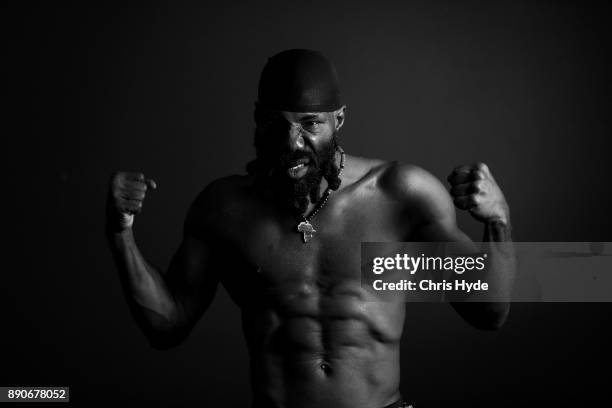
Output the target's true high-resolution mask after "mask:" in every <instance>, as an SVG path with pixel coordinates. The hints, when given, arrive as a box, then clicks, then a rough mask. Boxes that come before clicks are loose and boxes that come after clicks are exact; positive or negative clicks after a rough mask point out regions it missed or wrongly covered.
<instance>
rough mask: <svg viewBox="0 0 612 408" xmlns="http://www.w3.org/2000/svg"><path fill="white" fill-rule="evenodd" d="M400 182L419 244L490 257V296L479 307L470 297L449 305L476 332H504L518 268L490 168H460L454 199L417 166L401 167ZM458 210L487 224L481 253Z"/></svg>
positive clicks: (454, 183) (484, 275)
mask: <svg viewBox="0 0 612 408" xmlns="http://www.w3.org/2000/svg"><path fill="white" fill-rule="evenodd" d="M396 180H397V185H398V186H399V187H398V188H399V190H400V192H401V194H402V197H403V198H404V199H405V200H406V202H407V203H408V205H409V212H410V213H411V214H412V215H413V218H412V220H413V225H412V228H413V230H414V231H415V233H414V235H413V239H414V240H415V241H424V242H450V243H454V244H453V247H454V248H455V249H459V250H460V252H462V253H466V254H474V253H477V252H478V251H485V252H487V254H488V255H489V258H488V262H487V267H486V269H485V270H483V271H482V275H480V276H481V279H483V280H484V281H486V282H488V283H489V285H490V288H491V290H490V291H489V292H488V294H487V296H485V297H484V300H481V301H478V302H470V301H469V300H470V299H469V296H466V298H465V299H464V301H455V302H450V303H451V305H452V306H453V307H454V309H455V310H456V311H457V312H458V313H459V315H461V316H462V317H463V318H464V319H465V320H466V321H467V322H469V323H470V324H472V325H473V326H475V327H478V328H481V329H488V330H492V329H497V328H499V327H501V325H502V324H503V323H504V322H505V320H506V318H507V316H508V313H509V310H510V303H509V301H510V295H511V291H512V285H513V282H514V276H515V273H516V272H515V268H516V266H515V256H514V248H513V244H512V240H511V237H510V228H511V227H510V215H509V209H508V205H507V203H506V201H505V198H504V197H503V194H502V193H501V190H500V189H499V187H498V186H497V184H496V183H495V180H494V179H493V177H492V175H491V173H490V171H489V169H488V168H487V167H486V166H485V165H484V164H482V163H476V164H474V165H469V166H459V167H457V168H456V169H455V170H454V171H453V173H452V174H451V175H450V176H449V178H448V180H449V182H450V183H451V186H452V187H451V193H450V194H449V192H448V191H447V190H446V189H445V188H444V186H443V185H442V183H441V182H440V181H439V180H438V179H437V178H436V177H434V176H433V175H432V174H430V173H428V172H427V171H425V170H423V169H421V168H419V167H416V166H408V165H398V166H397V169H396ZM453 204H454V205H453ZM455 206H456V207H457V208H459V209H463V210H468V211H470V213H471V214H472V215H473V216H474V218H475V219H476V220H478V221H479V222H481V223H483V226H484V233H483V248H478V247H477V246H476V245H475V243H474V242H472V240H471V239H470V238H469V237H468V236H467V235H466V234H465V233H464V232H463V231H461V230H460V229H459V227H458V226H457V222H456V214H455ZM487 298H488V299H490V301H487ZM479 299H483V297H482V296H480V297H479Z"/></svg>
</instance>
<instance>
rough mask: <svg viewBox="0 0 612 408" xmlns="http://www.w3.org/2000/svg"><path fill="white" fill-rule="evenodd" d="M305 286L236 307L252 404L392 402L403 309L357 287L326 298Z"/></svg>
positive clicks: (338, 407)
mask: <svg viewBox="0 0 612 408" xmlns="http://www.w3.org/2000/svg"><path fill="white" fill-rule="evenodd" d="M306 286H308V285H306ZM306 286H305V285H304V284H299V285H291V287H286V286H285V287H283V288H279V289H278V291H273V292H271V293H270V296H269V297H268V302H267V303H266V305H262V304H261V303H259V304H258V305H257V306H255V305H249V306H247V305H243V315H242V318H243V328H244V333H245V336H246V339H247V344H248V347H249V352H250V357H251V380H252V387H253V394H254V406H255V407H290V408H300V407H304V408H306V407H334V408H342V407H351V408H359V407H363V408H378V407H383V406H385V405H387V404H389V403H391V402H394V401H395V400H397V399H398V398H399V340H400V337H401V330H402V325H403V319H404V309H403V306H404V305H403V304H402V303H399V302H398V303H390V302H372V301H371V299H368V298H367V296H368V294H367V293H366V292H365V291H364V290H362V289H361V288H360V287H358V284H357V285H352V287H348V288H347V287H344V288H342V289H341V290H333V291H326V293H323V292H322V291H320V290H311V289H312V288H310V289H308V290H304V289H305V287H306ZM336 289H337V288H336Z"/></svg>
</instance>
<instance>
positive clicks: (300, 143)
mask: <svg viewBox="0 0 612 408" xmlns="http://www.w3.org/2000/svg"><path fill="white" fill-rule="evenodd" d="M288 132H289V141H288V143H289V148H290V149H291V150H295V149H303V148H304V137H303V136H302V127H301V126H300V125H299V124H295V123H291V124H289V129H288Z"/></svg>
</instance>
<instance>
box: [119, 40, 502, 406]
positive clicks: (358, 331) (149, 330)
mask: <svg viewBox="0 0 612 408" xmlns="http://www.w3.org/2000/svg"><path fill="white" fill-rule="evenodd" d="M344 120H345V106H344V105H342V104H341V102H340V93H339V91H338V84H337V79H336V74H335V70H334V68H333V66H332V65H331V63H330V62H329V61H327V60H326V59H325V58H324V57H323V56H322V55H321V54H319V53H317V52H314V51H308V50H289V51H284V52H281V53H279V54H277V55H275V56H274V57H272V58H270V59H269V60H268V63H267V64H266V66H265V67H264V70H263V72H262V75H261V79H260V84H259V91H258V101H257V103H256V109H255V122H256V131H255V133H256V134H255V147H256V151H257V158H256V159H255V160H254V161H253V162H251V163H250V164H249V165H248V166H247V169H248V174H247V175H233V176H228V177H224V178H221V179H218V180H215V181H213V182H212V183H210V184H209V185H208V186H207V187H205V188H204V189H203V190H202V192H201V193H200V194H199V195H198V196H197V198H196V199H195V200H194V202H193V204H192V205H191V207H190V209H189V211H188V214H187V217H186V219H185V223H184V235H183V240H182V243H181V244H180V247H179V248H178V250H177V252H176V254H175V255H174V257H173V258H172V261H171V262H170V265H169V268H168V270H167V272H165V273H164V272H162V271H160V270H157V269H156V268H154V267H153V266H151V265H150V264H149V263H148V262H147V261H146V259H145V258H144V256H143V255H142V254H141V252H140V251H139V249H138V246H137V245H136V243H135V240H134V233H133V222H134V214H138V213H139V212H140V211H141V209H142V203H143V200H144V198H145V194H146V191H147V190H148V189H149V188H152V189H155V188H157V186H156V183H155V182H154V181H153V180H151V179H149V178H147V177H145V176H144V175H143V174H142V173H133V172H117V173H115V174H114V175H113V177H112V178H111V182H110V188H109V195H108V202H107V237H108V240H109V243H110V246H111V248H112V250H113V254H114V257H115V262H116V264H117V267H118V269H119V272H120V279H121V283H122V287H123V288H124V291H125V294H126V299H127V302H128V304H129V306H130V310H131V312H132V314H133V315H134V317H135V319H136V321H137V323H138V325H139V327H140V328H141V329H142V331H143V332H144V333H145V335H146V337H147V339H148V340H149V341H150V343H151V344H152V345H153V347H155V348H157V349H167V348H170V347H174V346H176V345H178V344H180V343H181V342H182V341H183V340H184V339H185V338H186V337H187V336H188V335H189V333H190V331H191V330H192V329H193V327H194V325H195V324H196V322H197V321H198V319H199V318H200V317H201V316H202V314H203V313H204V312H205V311H206V309H207V308H208V306H209V305H210V303H211V302H212V300H213V298H214V295H215V292H216V289H217V286H218V284H219V283H221V284H223V286H224V287H225V288H226V290H227V292H228V293H229V295H230V296H231V298H232V299H233V301H234V302H235V303H236V304H237V305H238V307H239V308H240V309H241V312H242V326H243V330H244V333H245V337H246V342H247V346H248V350H249V353H250V369H251V382H252V389H253V394H254V395H253V406H254V407H289V408H298V407H299V408H311V407H317V408H320V407H334V408H345V407H346V408H349V407H350V408H381V407H401V406H404V404H405V403H404V402H403V400H402V395H401V394H400V392H399V385H400V378H399V373H400V367H399V362H400V355H399V352H400V338H401V336H402V329H403V323H404V313H405V307H406V306H405V303H404V302H403V301H402V300H401V299H399V298H398V299H397V300H396V301H386V302H374V301H372V300H375V299H374V296H375V295H373V294H372V292H371V291H368V290H366V289H364V288H362V286H361V284H360V273H361V271H360V262H361V261H360V243H361V242H363V241H378V242H398V241H436V242H438V241H445V242H456V243H459V244H461V245H465V246H466V247H468V248H469V247H470V246H475V244H474V243H473V242H472V241H471V240H470V239H469V238H468V237H467V236H466V235H465V234H464V233H463V232H462V231H460V230H459V229H458V227H457V225H456V222H455V209H454V206H453V202H454V205H455V206H457V207H458V208H460V209H464V210H469V211H470V213H471V214H472V215H473V216H474V218H475V219H476V220H478V221H479V222H481V223H482V224H483V225H484V238H483V242H485V243H486V245H487V246H488V248H487V250H488V251H489V253H490V256H491V257H492V258H493V259H492V260H491V261H492V262H491V264H492V265H493V266H494V267H492V268H490V270H487V271H486V273H487V274H488V275H487V280H488V281H489V282H492V283H495V284H497V287H498V288H500V289H499V290H501V292H504V293H506V294H509V291H510V286H511V283H512V279H513V274H514V255H513V253H512V251H511V246H512V243H511V240H510V218H509V208H508V205H507V204H506V201H505V199H504V196H503V194H502V192H501V190H500V188H499V187H498V186H497V184H496V182H495V180H494V179H493V176H492V175H491V172H490V170H489V169H488V168H487V166H486V165H484V164H482V163H477V164H474V165H466V166H459V167H457V168H456V169H455V170H454V171H453V172H452V173H451V175H450V176H449V178H448V181H449V182H450V184H451V186H452V188H451V190H450V194H449V192H448V191H447V190H446V189H445V188H444V186H443V185H442V183H440V182H439V181H438V180H437V179H436V178H435V177H434V176H432V175H431V174H430V173H428V172H427V171H425V170H423V169H421V168H419V167H417V166H414V165H410V164H403V163H400V162H395V161H393V162H386V161H382V160H375V159H368V158H363V157H357V156H353V155H349V154H345V153H344V151H343V150H342V149H341V148H340V146H339V145H338V132H339V130H340V129H341V128H342V125H343V123H344ZM500 245H501V246H503V247H504V248H502V247H501V246H500ZM508 245H509V246H508ZM509 248H510V249H509ZM452 304H453V307H454V308H455V309H456V310H457V312H458V313H459V314H460V315H461V316H462V317H464V318H465V319H466V320H467V321H468V322H470V323H471V324H473V325H474V326H476V327H479V328H483V329H496V328H498V327H500V325H501V324H502V323H503V322H504V320H505V319H506V316H507V314H508V310H509V304H508V303H507V302H499V301H498V302H472V303H466V302H454V303H452Z"/></svg>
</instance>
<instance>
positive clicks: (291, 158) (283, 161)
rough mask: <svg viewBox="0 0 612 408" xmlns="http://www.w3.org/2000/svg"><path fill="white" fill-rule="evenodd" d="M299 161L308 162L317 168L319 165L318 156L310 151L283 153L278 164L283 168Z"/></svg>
mask: <svg viewBox="0 0 612 408" xmlns="http://www.w3.org/2000/svg"><path fill="white" fill-rule="evenodd" d="M299 160H308V164H309V165H313V166H315V167H317V166H318V165H319V158H318V156H317V155H316V154H314V152H312V151H308V150H300V151H293V152H285V153H281V154H280V155H279V157H278V163H279V165H280V166H281V167H289V166H290V165H292V164H294V163H295V162H297V161H299Z"/></svg>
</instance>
